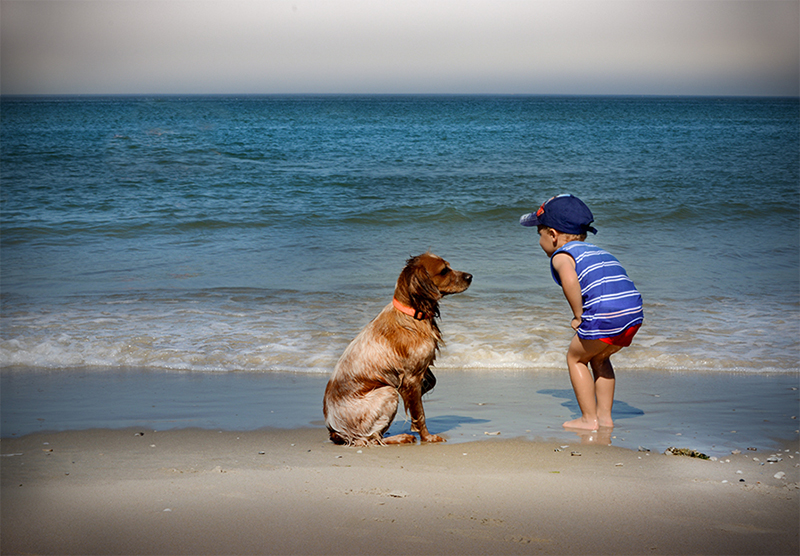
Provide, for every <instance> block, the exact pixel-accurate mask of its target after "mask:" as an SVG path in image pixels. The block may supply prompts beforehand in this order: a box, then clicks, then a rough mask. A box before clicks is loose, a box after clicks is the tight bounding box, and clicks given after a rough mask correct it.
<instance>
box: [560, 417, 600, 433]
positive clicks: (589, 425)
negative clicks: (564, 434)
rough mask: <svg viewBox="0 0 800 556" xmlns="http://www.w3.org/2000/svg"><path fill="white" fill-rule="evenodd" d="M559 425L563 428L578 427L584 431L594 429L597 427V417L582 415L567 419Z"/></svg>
mask: <svg viewBox="0 0 800 556" xmlns="http://www.w3.org/2000/svg"><path fill="white" fill-rule="evenodd" d="M561 426H562V427H564V428H565V429H579V430H585V431H596V430H597V428H598V427H597V419H584V418H583V417H581V418H579V419H573V420H572V421H567V422H566V423H564V424H563V425H561Z"/></svg>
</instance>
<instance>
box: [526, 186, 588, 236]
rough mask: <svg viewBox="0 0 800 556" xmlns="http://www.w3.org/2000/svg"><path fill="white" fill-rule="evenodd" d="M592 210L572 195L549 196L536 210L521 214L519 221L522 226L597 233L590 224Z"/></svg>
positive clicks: (567, 231)
mask: <svg viewBox="0 0 800 556" xmlns="http://www.w3.org/2000/svg"><path fill="white" fill-rule="evenodd" d="M593 221H594V216H592V211H590V210H589V207H587V206H586V204H585V203H584V202H583V201H581V200H580V199H578V198H577V197H575V196H574V195H569V194H566V195H559V196H557V197H551V198H550V199H548V200H547V201H545V202H544V203H542V206H541V207H539V210H537V211H536V212H529V213H528V214H523V215H522V217H521V218H520V219H519V223H520V224H522V225H523V226H547V227H548V228H553V229H554V230H558V231H559V232H562V233H565V234H575V235H580V234H585V233H586V232H592V233H593V234H596V233H597V230H596V229H595V228H593V227H592V226H591V223H592V222H593Z"/></svg>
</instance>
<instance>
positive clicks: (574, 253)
mask: <svg viewBox="0 0 800 556" xmlns="http://www.w3.org/2000/svg"><path fill="white" fill-rule="evenodd" d="M558 253H566V254H568V255H569V256H571V257H572V258H573V259H574V260H575V272H576V273H577V274H578V283H579V284H580V286H581V297H582V298H583V314H582V315H581V325H580V327H579V328H578V337H579V338H582V339H584V340H597V339H599V338H611V337H613V336H617V335H618V334H621V333H622V332H624V331H625V329H627V328H630V327H631V326H634V325H637V324H641V323H642V322H643V321H644V311H643V310H642V296H641V295H640V294H639V291H638V290H637V289H636V286H634V285H633V280H631V279H630V278H628V274H627V273H626V272H625V269H624V268H622V265H621V264H620V263H619V261H618V260H617V259H616V258H614V257H613V256H612V255H611V254H609V253H607V252H606V251H603V250H602V249H600V248H599V247H596V246H594V245H592V244H591V243H585V242H582V241H570V242H569V243H567V244H566V245H564V246H563V247H561V248H560V249H558V250H557V251H556V252H555V253H553V256H555V255H556V254H558ZM550 272H551V274H552V275H553V279H554V280H555V281H556V283H557V284H558V285H559V286H560V285H561V280H560V279H559V277H558V274H557V273H556V271H555V270H554V269H553V265H552V258H551V264H550Z"/></svg>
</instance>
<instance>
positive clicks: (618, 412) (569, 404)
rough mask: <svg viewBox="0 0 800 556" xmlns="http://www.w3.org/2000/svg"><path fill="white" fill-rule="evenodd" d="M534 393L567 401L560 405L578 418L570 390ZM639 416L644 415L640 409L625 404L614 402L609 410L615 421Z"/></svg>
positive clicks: (572, 393)
mask: <svg viewBox="0 0 800 556" xmlns="http://www.w3.org/2000/svg"><path fill="white" fill-rule="evenodd" d="M536 393H537V394H544V395H546V396H553V397H554V398H565V399H566V400H567V401H565V402H564V403H562V404H561V405H562V406H563V407H566V408H567V409H569V411H570V413H571V414H572V415H571V416H572V417H580V415H581V408H580V406H578V400H577V399H575V392H573V391H572V390H569V389H567V390H555V389H552V388H550V389H546V390H539V391H538V392H536ZM640 415H644V411H642V410H641V409H639V408H637V407H633V406H632V405H629V404H627V403H625V402H621V401H619V400H614V407H613V408H612V409H611V418H612V419H614V420H615V421H616V420H617V419H630V418H632V417H639V416H640Z"/></svg>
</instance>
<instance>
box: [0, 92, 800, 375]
mask: <svg viewBox="0 0 800 556" xmlns="http://www.w3.org/2000/svg"><path fill="white" fill-rule="evenodd" d="M798 153H800V105H799V101H798V99H797V98H732V97H720V98H712V97H649V96H645V97H629V96H621V97H610V96H598V97H592V96H471V95H470V96H447V95H434V96H424V95H422V96H415V95H406V96H392V95H377V96H375V95H371V96H358V95H344V96H342V95H322V96H308V95H297V96H63V97H59V96H28V97H5V96H4V97H2V99H0V201H1V204H0V210H1V212H0V234H1V235H0V302H1V305H0V309H1V314H0V367H2V369H5V370H13V371H15V372H24V371H25V370H27V369H32V370H35V369H38V370H41V369H46V370H48V371H49V372H51V373H58V372H61V371H64V372H67V371H70V370H74V369H90V370H96V371H97V372H98V373H102V372H106V371H109V370H115V369H122V368H126V369H129V368H136V369H145V370H153V371H158V372H168V373H172V372H181V373H242V372H246V373H283V372H292V373H316V374H323V373H330V372H331V371H332V369H333V367H334V365H335V364H336V361H337V359H338V357H339V356H340V354H341V353H342V351H343V350H344V348H345V347H346V346H347V344H348V343H349V342H350V341H351V340H352V339H353V337H354V336H355V335H356V334H357V333H358V331H359V330H360V329H361V328H362V327H364V326H365V325H366V324H367V323H368V322H369V321H370V320H371V319H372V318H374V317H375V315H377V314H378V312H380V311H381V309H382V308H383V307H384V306H386V305H387V304H388V303H390V302H391V299H392V293H393V289H394V286H395V282H396V280H397V277H398V275H399V273H400V271H401V270H402V268H403V266H404V264H405V262H406V260H407V259H408V258H409V257H411V256H414V255H418V254H420V253H424V252H426V251H430V252H433V253H435V254H437V255H440V256H442V257H443V258H445V259H446V260H447V261H449V262H450V264H451V266H452V267H453V268H455V269H458V270H463V271H467V272H469V273H471V274H473V276H474V281H473V284H472V286H471V287H470V288H469V290H467V291H466V292H464V293H462V294H457V295H453V296H448V297H446V298H445V299H443V300H442V302H441V319H440V327H441V329H442V331H443V336H444V341H445V343H444V344H443V345H442V346H441V350H440V353H439V355H438V357H437V360H436V367H437V368H439V369H445V370H449V371H454V372H457V371H469V372H470V373H476V372H477V373H498V372H509V371H525V372H539V371H541V372H545V371H547V372H549V371H552V370H554V369H561V370H563V369H564V368H565V352H566V348H567V345H568V343H569V341H570V338H571V336H572V331H571V329H570V326H569V324H570V317H571V313H570V310H569V306H568V304H567V302H566V300H565V298H564V295H563V293H562V291H561V289H560V288H559V287H558V286H557V285H556V283H555V282H554V281H553V279H552V277H551V275H550V269H549V261H548V258H547V256H546V255H545V254H544V252H543V251H542V250H541V248H540V247H539V245H538V237H537V235H536V230H535V229H530V228H525V227H522V226H520V225H519V218H520V216H521V215H522V214H523V213H526V212H529V211H531V210H535V209H536V208H537V207H539V205H541V204H542V203H543V202H544V201H545V200H547V199H548V198H550V197H552V196H554V195H558V194H562V193H571V194H574V195H577V196H578V197H580V198H581V199H582V200H583V201H584V202H586V204H587V205H588V206H589V207H590V208H591V210H592V212H593V214H594V217H595V221H594V225H595V227H596V228H597V229H598V230H599V231H598V233H597V235H596V236H591V235H590V238H589V241H590V242H592V243H594V244H596V245H598V246H600V247H602V248H604V249H606V250H608V251H609V252H611V253H612V254H614V255H615V256H616V257H617V258H618V259H619V260H620V261H621V263H622V265H623V266H624V267H625V269H626V270H627V272H628V274H629V276H630V277H631V278H632V279H633V281H634V282H635V284H636V286H637V287H638V289H639V290H640V292H641V294H642V297H643V299H644V310H645V322H644V326H643V327H642V328H641V330H640V331H639V333H638V335H637V336H636V338H635V340H634V343H633V345H632V346H631V347H629V348H626V349H624V350H622V351H621V352H620V353H618V354H617V355H615V358H614V364H615V367H616V368H617V369H620V370H626V371H635V370H639V369H641V370H650V371H656V372H660V371H680V372H684V373H716V372H737V373H751V374H752V373H755V374H764V373H773V374H774V373H779V374H780V373H782V374H786V373H789V374H796V373H797V372H798V368H799V367H800V363H799V361H800V172H799V168H800V155H799V154H798Z"/></svg>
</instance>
